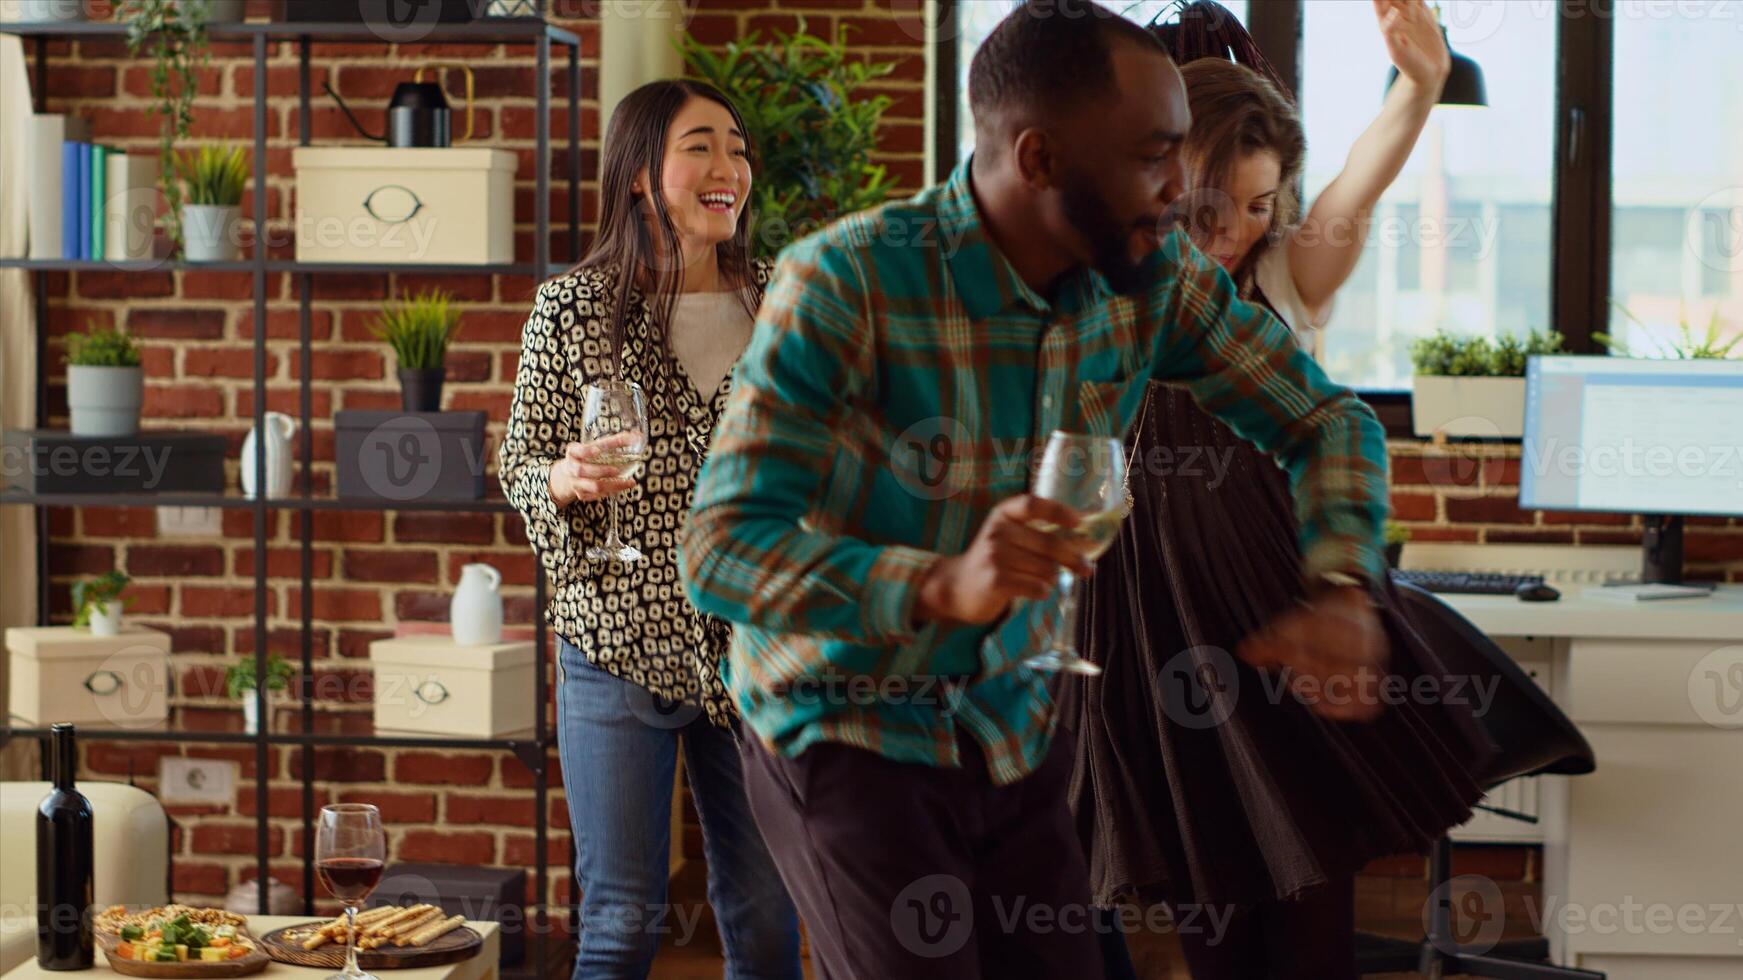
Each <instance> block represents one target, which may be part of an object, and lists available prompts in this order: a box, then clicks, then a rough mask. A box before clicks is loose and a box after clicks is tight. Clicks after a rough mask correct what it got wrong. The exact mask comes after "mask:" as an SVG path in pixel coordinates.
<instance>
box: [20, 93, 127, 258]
mask: <svg viewBox="0 0 1743 980" xmlns="http://www.w3.org/2000/svg"><path fill="white" fill-rule="evenodd" d="M30 123H31V125H30V156H29V162H30V165H29V166H28V167H26V168H25V173H26V174H28V175H29V176H28V177H27V179H28V180H29V181H30V184H31V186H30V190H29V200H30V222H29V235H30V239H29V240H30V252H29V254H30V257H31V258H33V259H85V260H106V261H111V262H123V261H127V260H130V259H149V258H151V257H152V228H153V225H154V224H155V220H156V216H157V170H158V168H157V154H156V153H155V152H152V153H150V154H143V153H123V152H121V151H120V150H118V149H116V148H114V147H110V146H104V145H102V144H100V143H95V142H92V140H91V131H90V125H89V122H88V121H87V120H86V119H84V118H82V117H80V116H66V115H60V114H56V113H45V114H39V115H35V116H32V117H31V120H30Z"/></svg>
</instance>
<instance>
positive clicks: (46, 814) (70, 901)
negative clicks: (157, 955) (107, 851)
mask: <svg viewBox="0 0 1743 980" xmlns="http://www.w3.org/2000/svg"><path fill="white" fill-rule="evenodd" d="M50 740H51V741H52V743H53V766H54V789H52V790H50V791H49V794H48V795H47V796H45V797H43V799H42V803H41V804H40V805H38V806H37V808H36V901H37V908H36V962H37V965H38V966H40V967H42V968H43V969H45V970H85V969H89V968H90V967H91V963H92V956H93V949H92V946H91V915H92V908H91V904H92V901H93V898H92V895H91V879H92V871H93V865H94V861H93V857H92V855H93V851H92V839H91V825H92V820H91V801H90V800H87V799H85V797H84V796H83V795H82V794H80V793H79V791H78V790H77V789H75V788H73V770H74V769H75V768H77V764H78V753H77V750H76V749H75V748H74V745H73V726H72V725H70V724H66V723H64V722H63V723H61V724H57V725H55V726H54V727H53V728H52V729H51V733H50Z"/></svg>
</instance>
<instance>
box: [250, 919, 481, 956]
mask: <svg viewBox="0 0 1743 980" xmlns="http://www.w3.org/2000/svg"><path fill="white" fill-rule="evenodd" d="M465 923H466V919H465V918H464V917H463V916H458V915H448V914H447V913H445V912H443V911H442V910H441V908H439V907H437V906H435V905H428V904H419V905H382V906H378V907H376V908H372V909H367V910H365V911H362V912H359V913H357V965H358V966H359V967H360V968H362V969H365V970H393V969H400V968H406V967H415V966H439V965H441V964H444V963H454V962H457V961H459V960H464V959H468V958H470V957H471V956H473V955H474V954H476V953H477V952H478V950H479V949H480V948H482V947H483V945H484V938H483V937H482V936H480V935H479V934H478V933H477V932H475V931H473V930H472V929H471V928H470V927H468V926H467V925H466V924H465ZM348 942H349V930H348V928H347V926H346V923H345V917H344V916H340V917H339V918H337V919H326V920H323V921H320V922H304V923H300V924H298V925H294V926H285V927H284V928H282V929H274V930H273V931H271V932H269V933H267V934H266V935H264V936H262V937H260V945H261V948H262V949H264V950H265V951H266V955H268V956H270V957H272V958H273V959H275V960H278V961H279V962H280V963H292V964H295V965H297V966H320V967H332V968H334V969H337V968H339V967H342V966H344V965H345V952H346V945H347V943H348Z"/></svg>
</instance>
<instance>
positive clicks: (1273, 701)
mask: <svg viewBox="0 0 1743 980" xmlns="http://www.w3.org/2000/svg"><path fill="white" fill-rule="evenodd" d="M1133 444H1135V445H1136V456H1135V457H1134V459H1135V462H1134V464H1133V466H1132V471H1133V472H1132V479H1131V492H1132V495H1133V498H1134V500H1133V512H1132V513H1131V514H1130V515H1129V516H1128V517H1127V519H1126V520H1125V522H1124V524H1123V525H1122V528H1121V531H1120V534H1119V537H1118V539H1117V541H1116V542H1115V544H1114V545H1113V547H1112V548H1110V549H1109V550H1108V552H1107V554H1106V555H1104V556H1103V557H1102V559H1101V560H1100V562H1099V563H1098V565H1097V569H1096V573H1095V575H1094V576H1092V577H1091V578H1090V579H1089V580H1088V581H1087V582H1086V583H1085V586H1084V588H1085V592H1084V594H1083V605H1082V612H1081V616H1080V621H1079V627H1078V629H1079V642H1080V644H1081V650H1082V651H1083V654H1084V656H1086V657H1089V658H1090V659H1092V660H1094V661H1096V662H1097V663H1099V664H1101V665H1102V667H1103V668H1104V670H1105V673H1104V674H1102V675H1101V676H1100V677H1098V678H1090V679H1083V678H1080V677H1078V676H1076V675H1072V676H1071V677H1069V678H1066V679H1064V680H1062V682H1061V686H1060V688H1059V694H1060V698H1061V718H1062V724H1064V725H1065V726H1067V727H1068V728H1072V729H1075V730H1076V731H1075V736H1076V742H1077V746H1076V767H1075V772H1074V774H1073V779H1072V784H1071V796H1072V801H1073V805H1074V808H1075V811H1076V816H1077V820H1078V825H1079V829H1080V831H1081V833H1082V837H1083V842H1084V849H1085V852H1086V853H1087V854H1088V855H1089V861H1090V882H1091V887H1092V889H1093V892H1094V896H1095V900H1096V903H1097V904H1098V905H1103V906H1108V905H1112V904H1114V903H1116V902H1118V901H1122V900H1131V899H1134V898H1136V899H1139V900H1143V901H1162V900H1168V901H1175V902H1188V901H1196V902H1207V903H1209V902H1217V903H1233V904H1236V905H1249V904H1253V903H1258V902H1264V901H1268V900H1272V899H1288V898H1294V897H1297V896H1300V895H1301V894H1302V893H1303V892H1304V891H1306V890H1308V889H1310V888H1312V887H1314V886H1315V885H1318V884H1321V883H1324V882H1326V881H1327V880H1328V879H1330V878H1334V877H1342V876H1347V875H1349V874H1352V873H1354V872H1355V871H1356V870H1358V869H1359V868H1361V867H1362V866H1363V865H1364V864H1366V863H1367V862H1368V861H1369V860H1371V859H1373V858H1375V857H1379V856H1382V855H1387V854H1397V853H1404V852H1412V851H1422V850H1426V849H1427V848H1428V846H1429V845H1430V844H1431V843H1432V841H1433V840H1434V839H1435V838H1436V837H1438V836H1439V835H1440V834H1441V833H1442V832H1444V831H1445V830H1446V829H1447V828H1448V827H1450V826H1453V825H1456V824H1458V823H1461V822H1463V821H1464V820H1465V819H1466V818H1467V817H1469V815H1470V812H1471V811H1470V805H1471V804H1472V803H1473V802H1475V801H1476V800H1477V799H1478V798H1479V797H1480V795H1481V791H1480V789H1479V788H1478V786H1477V785H1476V784H1475V782H1473V780H1472V777H1471V773H1472V771H1474V770H1475V769H1477V768H1478V767H1480V765H1481V763H1482V762H1483V760H1484V758H1486V756H1487V755H1488V754H1489V753H1490V752H1491V751H1492V745H1491V744H1490V742H1489V741H1488V739H1487V738H1486V736H1484V735H1483V734H1482V732H1481V731H1480V730H1479V729H1478V727H1477V726H1476V724H1475V723H1474V721H1473V719H1472V717H1471V714H1470V709H1469V708H1461V707H1457V706H1454V705H1451V704H1443V703H1428V704H1416V703H1404V704H1399V705H1396V706H1388V707H1387V708H1385V709H1384V711H1383V712H1382V714H1381V715H1380V717H1379V718H1378V719H1377V720H1375V721H1373V722H1371V723H1359V724H1357V723H1338V722H1329V721H1325V720H1322V719H1321V718H1319V717H1318V716H1316V715H1314V714H1312V713H1311V712H1310V711H1308V709H1307V708H1306V707H1304V706H1303V705H1302V704H1301V703H1299V702H1297V701H1296V700H1294V699H1293V698H1290V697H1288V696H1287V695H1283V696H1281V697H1277V696H1270V695H1269V689H1268V687H1267V684H1268V683H1269V685H1270V687H1275V686H1276V681H1275V679H1274V678H1273V677H1271V676H1269V675H1264V676H1262V675H1261V674H1260V673H1259V672H1257V671H1255V670H1254V669H1253V668H1251V667H1249V666H1248V665H1246V664H1245V663H1244V662H1241V661H1240V660H1239V659H1238V658H1237V657H1236V656H1235V654H1234V651H1235V650H1236V648H1237V647H1238V646H1239V643H1240V640H1241V639H1242V637H1244V636H1245V635H1246V634H1248V633H1249V632H1251V631H1253V630H1255V629H1256V628H1258V627H1260V626H1261V625H1262V624H1264V623H1265V622H1267V621H1268V620H1269V619H1270V618H1271V617H1272V616H1273V615H1274V614H1276V613H1277V612H1279V611H1281V610H1284V609H1286V608H1288V607H1289V606H1290V605H1291V604H1293V603H1295V602H1296V601H1297V599H1298V598H1299V597H1300V596H1301V595H1302V593H1303V585H1302V582H1301V577H1300V571H1299V568H1300V550H1299V546H1298V543H1297V536H1296V525H1295V518H1294V513H1293V506H1292V498H1291V495H1290V491H1289V484H1288V479H1287V477H1286V475H1285V474H1284V473H1283V472H1282V470H1280V469H1279V468H1278V467H1277V465H1276V464H1275V463H1273V462H1272V461H1271V459H1270V457H1268V456H1266V455H1264V454H1263V453H1260V452H1259V451H1258V450H1257V449H1255V448H1254V447H1253V446H1252V445H1251V444H1250V443H1248V442H1246V441H1245V440H1243V439H1241V438H1240V437H1238V436H1236V435H1235V434H1234V433H1233V432H1232V431H1231V430H1230V429H1228V428H1227V427H1226V426H1224V425H1223V424H1222V423H1221V422H1218V421H1216V420H1215V419H1213V418H1211V417H1210V416H1209V415H1207V414H1205V413H1204V412H1202V411H1200V410H1199V409H1198V407H1197V406H1196V405H1195V404H1194V403H1193V401H1192V399H1191V398H1190V397H1189V396H1188V395H1187V393H1186V392H1185V391H1184V390H1183V389H1178V388H1173V387H1169V386H1165V385H1161V384H1155V385H1152V388H1151V390H1150V392H1149V398H1148V401H1147V404H1146V406H1145V408H1144V410H1143V411H1141V412H1140V422H1137V423H1134V424H1133V427H1132V433H1131V434H1130V435H1129V436H1128V446H1129V447H1130V446H1131V445H1133ZM1164 453H1166V455H1165V454H1164ZM1210 454H1214V459H1215V460H1216V465H1215V466H1214V467H1213V466H1212V465H1211V459H1212V458H1213V457H1212V455H1210ZM1224 460H1226V461H1227V465H1226V467H1225V466H1224ZM1146 462H1148V465H1146ZM1218 473H1221V475H1222V478H1221V479H1220V481H1219V480H1218V479H1217V475H1218ZM1378 591H1379V595H1378V596H1377V598H1378V600H1379V602H1380V606H1381V612H1380V615H1381V619H1382V622H1383V624H1384V628H1385V630H1386V633H1387V636H1388V637H1389V639H1390V641H1391V655H1390V661H1389V663H1388V671H1389V673H1391V674H1395V675H1398V677H1399V678H1400V679H1401V680H1405V681H1408V680H1410V679H1412V678H1415V677H1417V676H1420V675H1427V676H1429V677H1437V676H1440V675H1442V674H1443V672H1444V668H1443V666H1442V664H1441V662H1440V660H1439V659H1438V658H1437V657H1436V656H1435V654H1434V652H1433V651H1432V650H1429V649H1427V648H1426V647H1425V646H1424V645H1423V643H1422V642H1421V640H1420V639H1419V638H1418V637H1417V636H1416V634H1414V633H1413V632H1412V631H1411V629H1410V628H1409V626H1408V625H1407V624H1406V622H1405V620H1404V618H1403V616H1402V615H1401V613H1400V609H1399V606H1398V603H1397V600H1396V597H1395V595H1394V594H1393V592H1392V586H1391V584H1390V583H1389V582H1388V583H1385V584H1384V585H1382V586H1381V587H1380V588H1379V590H1378ZM1442 690H1446V688H1442ZM1448 700H1451V699H1448Z"/></svg>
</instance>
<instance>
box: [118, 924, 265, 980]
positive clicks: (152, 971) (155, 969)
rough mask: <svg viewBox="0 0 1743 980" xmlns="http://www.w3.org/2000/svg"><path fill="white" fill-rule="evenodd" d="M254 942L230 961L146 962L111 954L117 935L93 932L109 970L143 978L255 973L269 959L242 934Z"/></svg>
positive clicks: (218, 978)
mask: <svg viewBox="0 0 1743 980" xmlns="http://www.w3.org/2000/svg"><path fill="white" fill-rule="evenodd" d="M245 938H247V939H248V940H249V941H250V942H253V943H254V951H253V952H251V953H249V954H248V955H247V956H244V957H241V958H239V959H234V960H223V961H222V962H218V963H196V962H193V961H191V960H190V961H188V962H186V963H147V962H145V961H144V960H129V959H123V958H122V957H120V956H117V955H115V947H116V946H119V945H120V944H121V937H119V936H112V935H109V934H107V933H101V932H99V933H97V939H98V941H99V942H100V943H101V945H102V947H103V959H104V960H105V961H107V962H108V964H109V969H111V970H114V971H115V972H116V973H119V974H121V975H122V976H125V977H145V978H147V980H206V978H208V977H209V978H211V980H223V978H228V977H245V976H247V975H249V974H250V973H259V972H260V971H261V970H263V969H265V968H266V964H268V963H270V962H272V958H271V957H269V956H267V955H266V953H265V952H264V948H263V947H262V946H261V945H260V941H259V940H257V939H255V938H254V937H252V936H246V935H245Z"/></svg>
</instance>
